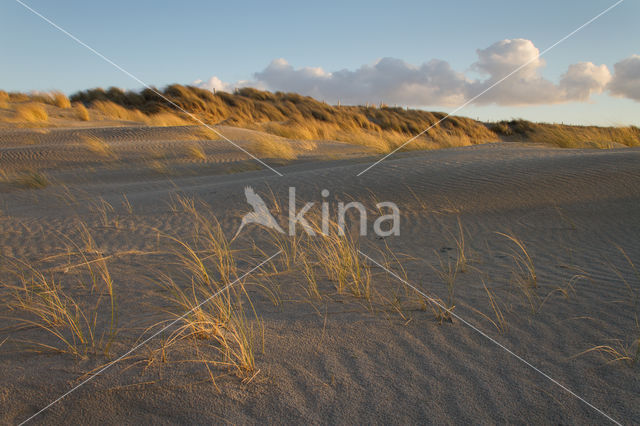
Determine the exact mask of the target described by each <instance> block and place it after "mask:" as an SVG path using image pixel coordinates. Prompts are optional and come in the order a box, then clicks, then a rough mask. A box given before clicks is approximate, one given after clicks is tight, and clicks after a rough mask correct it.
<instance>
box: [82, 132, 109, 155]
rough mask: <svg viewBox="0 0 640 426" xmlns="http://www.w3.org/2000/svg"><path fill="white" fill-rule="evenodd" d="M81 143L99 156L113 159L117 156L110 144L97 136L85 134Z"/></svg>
mask: <svg viewBox="0 0 640 426" xmlns="http://www.w3.org/2000/svg"><path fill="white" fill-rule="evenodd" d="M81 143H82V146H84V147H85V148H86V149H87V150H89V151H90V152H91V153H93V154H95V155H96V156H98V157H101V158H111V159H114V158H117V156H116V154H115V153H114V152H113V150H112V149H111V147H110V146H109V144H107V143H106V142H105V141H103V140H102V139H100V138H99V137H97V136H93V135H90V136H84V137H83V138H82V140H81Z"/></svg>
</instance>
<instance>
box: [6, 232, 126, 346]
mask: <svg viewBox="0 0 640 426" xmlns="http://www.w3.org/2000/svg"><path fill="white" fill-rule="evenodd" d="M85 230H86V228H85ZM87 232H88V231H87ZM88 238H91V237H90V235H89V236H88ZM72 244H73V245H74V250H73V251H70V252H69V253H68V258H69V259H70V260H71V259H78V260H79V264H78V265H75V266H76V267H82V268H84V269H85V273H84V274H83V275H82V278H80V279H81V281H80V282H79V283H78V284H79V286H78V287H76V288H75V291H74V292H72V291H71V289H70V288H69V286H64V285H63V284H62V282H61V281H59V280H58V279H56V278H55V277H54V276H53V275H51V276H49V275H48V274H45V272H43V271H41V270H39V269H38V268H36V267H35V266H33V265H31V264H29V263H27V262H25V261H21V260H17V259H13V260H10V263H11V265H12V266H13V272H14V274H15V277H16V279H17V281H18V282H19V284H7V283H5V284H3V285H2V286H3V287H4V288H5V289H7V290H9V300H8V306H9V308H10V309H11V310H12V311H13V313H12V315H11V316H10V317H9V318H7V319H8V320H10V321H12V322H15V323H17V324H19V325H21V326H24V327H34V328H36V329H39V330H43V331H45V332H46V333H47V334H48V335H49V336H51V337H53V338H54V341H55V343H52V344H50V343H47V342H46V341H38V340H21V341H20V342H21V343H25V344H27V345H29V346H31V347H33V348H35V350H44V351H54V352H62V353H68V354H71V355H73V356H75V357H86V356H87V355H89V354H97V353H98V352H102V353H103V354H104V355H107V356H108V355H109V349H110V347H111V344H112V343H113V340H114V338H115V335H116V334H117V311H116V296H115V291H114V283H113V280H112V278H111V274H110V272H109V268H108V266H107V262H106V260H105V258H104V257H103V256H102V255H101V254H93V255H89V254H88V253H87V252H85V251H83V250H81V249H80V247H79V245H77V244H75V243H72ZM82 280H86V281H82ZM78 292H81V293H84V294H82V295H80V296H75V295H74V294H73V293H78ZM105 298H107V299H108V304H109V308H108V310H109V318H108V320H107V321H106V322H105V321H103V319H102V318H101V314H102V309H101V305H102V303H103V300H104V299H105Z"/></svg>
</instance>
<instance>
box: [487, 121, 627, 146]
mask: <svg viewBox="0 0 640 426" xmlns="http://www.w3.org/2000/svg"><path fill="white" fill-rule="evenodd" d="M489 128H490V129H491V130H493V131H494V132H495V133H496V134H498V135H499V136H501V137H502V138H503V139H506V140H514V139H515V140H523V141H532V142H543V143H549V144H553V145H556V146H559V147H562V148H599V149H607V148H615V147H616V146H639V145H640V128H638V127H635V126H629V127H598V126H568V125H564V124H546V123H532V122H530V121H526V120H512V121H501V122H498V123H492V124H489Z"/></svg>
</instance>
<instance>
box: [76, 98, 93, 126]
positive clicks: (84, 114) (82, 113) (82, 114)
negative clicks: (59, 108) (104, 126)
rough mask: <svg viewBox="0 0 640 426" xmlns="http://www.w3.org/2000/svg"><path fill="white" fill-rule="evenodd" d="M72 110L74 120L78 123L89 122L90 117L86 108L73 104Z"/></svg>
mask: <svg viewBox="0 0 640 426" xmlns="http://www.w3.org/2000/svg"><path fill="white" fill-rule="evenodd" d="M73 110H74V112H75V115H76V118H78V120H80V121H89V120H91V116H90V115H89V111H88V110H87V108H86V107H85V106H84V105H83V104H82V103H80V102H74V103H73Z"/></svg>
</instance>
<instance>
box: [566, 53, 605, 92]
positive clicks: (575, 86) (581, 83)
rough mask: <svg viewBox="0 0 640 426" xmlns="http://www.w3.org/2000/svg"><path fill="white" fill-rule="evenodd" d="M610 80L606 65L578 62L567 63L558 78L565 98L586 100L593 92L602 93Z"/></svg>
mask: <svg viewBox="0 0 640 426" xmlns="http://www.w3.org/2000/svg"><path fill="white" fill-rule="evenodd" d="M609 81H611V73H610V72H609V68H607V66H606V65H600V66H598V65H595V64H593V63H591V62H579V63H577V64H573V65H569V69H568V70H567V72H566V73H565V74H564V75H563V76H562V78H561V79H560V88H561V89H562V90H563V92H564V96H565V98H566V99H567V100H573V101H587V100H589V98H590V97H591V95H592V94H594V93H602V92H603V91H604V89H605V87H606V86H607V84H608V83H609Z"/></svg>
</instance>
